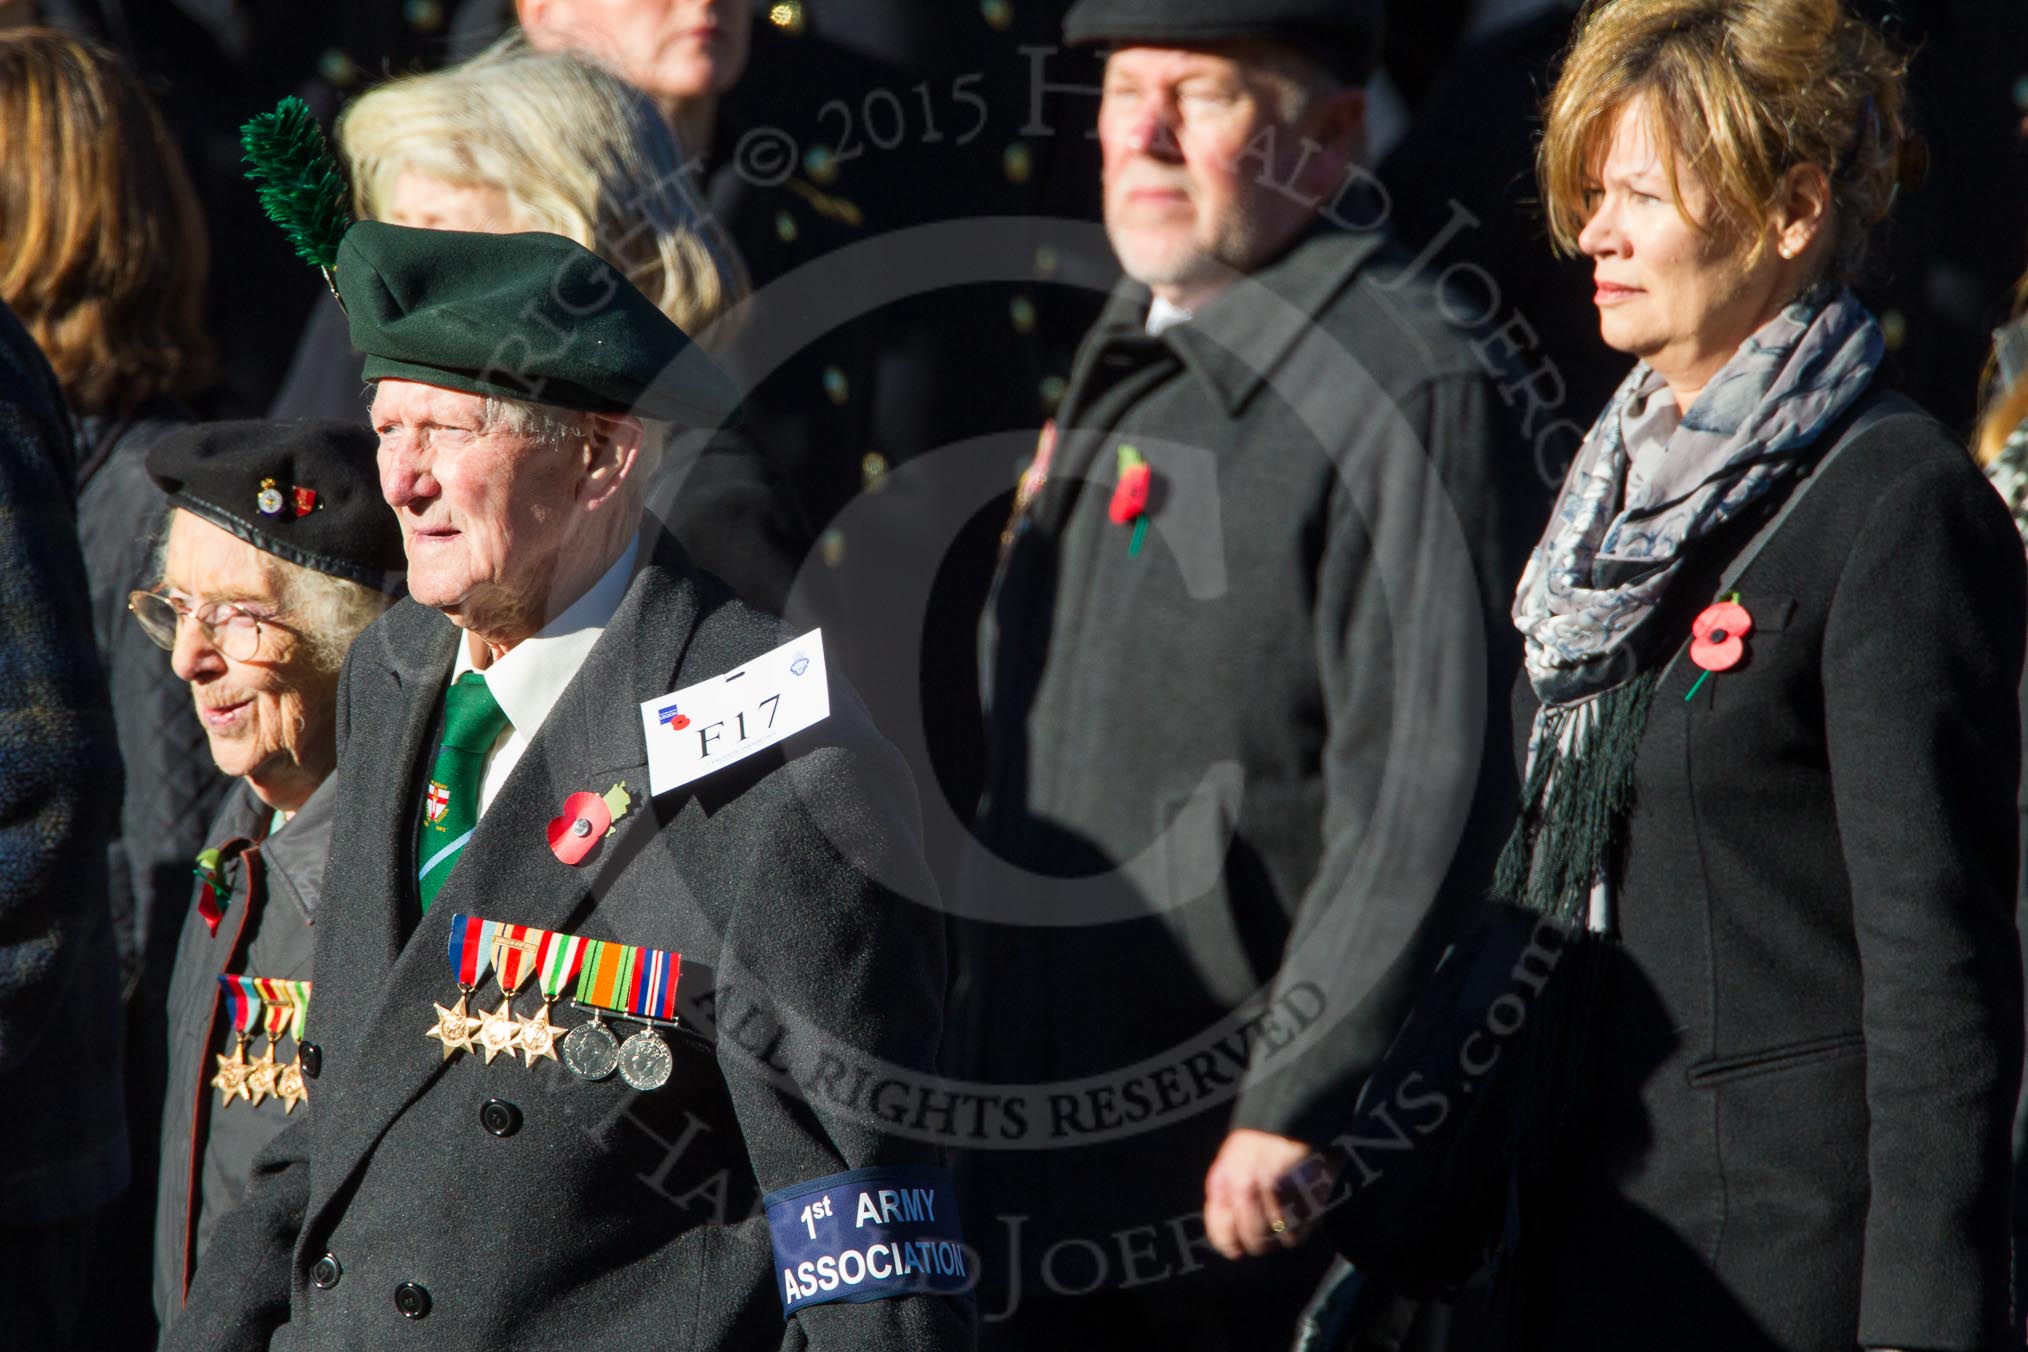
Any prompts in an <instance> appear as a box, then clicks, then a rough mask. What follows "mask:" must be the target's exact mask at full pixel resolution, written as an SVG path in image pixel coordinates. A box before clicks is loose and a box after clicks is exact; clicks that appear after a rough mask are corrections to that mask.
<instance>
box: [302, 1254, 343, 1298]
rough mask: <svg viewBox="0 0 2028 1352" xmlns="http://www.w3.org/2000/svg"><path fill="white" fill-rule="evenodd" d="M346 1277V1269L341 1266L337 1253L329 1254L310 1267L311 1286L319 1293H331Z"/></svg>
mask: <svg viewBox="0 0 2028 1352" xmlns="http://www.w3.org/2000/svg"><path fill="white" fill-rule="evenodd" d="M344 1275H345V1269H344V1268H343V1267H341V1266H339V1264H338V1255H337V1254H335V1253H327V1254H325V1255H324V1256H323V1257H322V1258H319V1259H318V1260H317V1261H316V1262H314V1263H312V1264H311V1265H310V1285H312V1286H314V1287H316V1288H317V1289H318V1290H319V1291H329V1290H330V1289H331V1288H332V1287H334V1286H336V1285H338V1279H339V1278H340V1277H342V1276H344Z"/></svg>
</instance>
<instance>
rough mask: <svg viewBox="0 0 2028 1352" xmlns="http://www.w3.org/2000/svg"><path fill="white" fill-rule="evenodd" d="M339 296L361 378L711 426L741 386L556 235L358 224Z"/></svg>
mask: <svg viewBox="0 0 2028 1352" xmlns="http://www.w3.org/2000/svg"><path fill="white" fill-rule="evenodd" d="M337 285H338V294H339V296H340V297H341V298H342V299H343V302H344V305H345V314H346V318H347V319H348V320H349V321H350V322H351V327H352V345H353V346H354V347H356V348H358V349H359V350H360V351H361V352H364V353H365V354H366V378H367V379H368V380H386V379H389V378H393V379H397V380H414V381H419V382H421V383H422V384H425V385H439V386H442V387H443V388H445V389H450V390H463V391H465V392H466V393H468V394H490V395H497V396H499V397H501V398H504V399H520V400H527V401H529V402H531V403H537V404H547V405H550V406H551V407H555V408H567V409H577V410H579V411H581V412H587V413H633V414H637V415H639V416H641V417H644V418H654V419H658V420H661V421H664V422H673V423H680V424H683V425H685V426H689V427H718V426H721V425H723V424H724V423H726V422H728V421H729V420H731V418H732V417H733V415H734V414H735V413H736V412H737V411H738V409H739V402H740V400H739V390H738V389H737V388H736V387H735V386H734V385H733V383H732V381H731V380H730V379H729V378H728V377H727V376H726V374H725V373H724V372H723V371H721V370H720V369H719V368H718V365H717V363H715V362H713V361H712V360H711V358H710V357H709V356H707V355H705V353H704V351H703V349H701V348H699V347H698V346H697V345H696V344H695V343H693V342H691V341H690V339H689V337H688V336H687V335H686V334H685V333H684V332H683V330H682V329H680V328H678V327H676V325H675V324H674V323H673V322H671V320H670V319H669V317H668V316H667V315H665V314H663V313H662V312H661V311H660V310H658V309H656V308H655V304H654V302H652V301H650V300H649V299H648V298H647V297H646V296H644V295H642V294H641V293H640V291H639V290H638V289H636V288H635V286H634V285H633V284H632V283H631V282H629V281H628V280H627V279H626V278H625V277H624V276H622V275H621V274H620V272H619V270H618V269H616V268H614V267H613V266H612V265H611V264H610V263H608V262H606V261H605V260H604V259H602V258H600V257H599V256H598V255H597V254H595V253H593V252H592V251H591V250H589V249H587V248H585V247H584V246H582V245H580V244H577V243H575V242H573V241H571V240H568V239H565V238H564V237H563V236H561V235H549V234H535V233H530V234H520V235H485V234H472V233H468V232H466V231H463V230H415V229H410V228H409V227H407V226H400V225H387V224H385V223H383V222H379V221H361V222H359V223H358V224H357V225H354V226H353V227H352V228H351V229H350V230H348V231H346V232H345V239H344V242H343V243H342V244H340V245H339V247H338V267H337Z"/></svg>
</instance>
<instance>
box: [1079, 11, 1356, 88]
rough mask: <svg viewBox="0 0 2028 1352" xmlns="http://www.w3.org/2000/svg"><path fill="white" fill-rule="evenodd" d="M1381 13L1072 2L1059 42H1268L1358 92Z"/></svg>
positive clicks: (1178, 43) (1186, 44) (1122, 44)
mask: <svg viewBox="0 0 2028 1352" xmlns="http://www.w3.org/2000/svg"><path fill="white" fill-rule="evenodd" d="M1381 13H1382V10H1381V4H1380V0H1077V3H1076V4H1074V5H1072V6H1071V7H1070V12H1069V13H1068V14H1066V15H1064V16H1063V39H1064V41H1065V42H1068V43H1069V44H1070V45H1071V46H1073V47H1080V46H1085V45H1088V44H1091V43H1100V42H1103V43H1111V44H1113V45H1115V46H1126V45H1128V44H1129V43H1132V44H1137V45H1147V46H1153V47H1161V46H1166V45H1170V44H1174V45H1177V46H1188V45H1191V44H1194V43H1200V42H1229V41H1233V40H1235V39H1240V38H1267V39H1271V40H1274V41H1278V42H1286V43H1289V44H1291V45H1293V46H1297V47H1301V48H1302V49H1303V50H1304V53H1305V54H1306V55H1308V56H1309V57H1310V58H1311V59H1312V60H1315V61H1317V62H1318V63H1320V64H1321V65H1323V66H1324V68H1325V69H1327V70H1329V71H1330V72H1331V73H1332V74H1333V75H1335V76H1336V77H1337V78H1338V79H1340V80H1342V81H1344V82H1345V83H1346V84H1350V85H1363V84H1365V83H1366V82H1367V80H1369V79H1371V78H1372V76H1373V63H1374V60H1375V58H1376V56H1377V54H1378V52H1379V49H1380V28H1381Z"/></svg>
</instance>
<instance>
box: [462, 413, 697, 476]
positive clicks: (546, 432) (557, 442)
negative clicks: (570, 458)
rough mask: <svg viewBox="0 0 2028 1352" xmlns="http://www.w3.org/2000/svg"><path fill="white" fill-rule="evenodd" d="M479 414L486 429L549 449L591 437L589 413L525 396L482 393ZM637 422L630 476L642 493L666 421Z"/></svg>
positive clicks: (658, 457)
mask: <svg viewBox="0 0 2028 1352" xmlns="http://www.w3.org/2000/svg"><path fill="white" fill-rule="evenodd" d="M480 417H481V419H482V422H481V426H482V427H483V428H484V430H486V431H489V432H491V431H499V430H504V431H508V432H512V433H514V434H515V435H517V436H524V437H528V438H529V439H531V440H532V441H534V442H535V443H536V444H537V445H539V446H542V447H545V448H547V449H549V450H552V451H562V450H566V449H568V448H570V447H572V446H574V445H576V444H577V443H578V442H581V441H583V440H585V439H586V438H588V437H589V436H591V421H592V415H591V414H589V413H579V412H577V411H576V410H574V409H567V408H557V407H556V406H554V405H552V404H538V403H535V402H533V401H531V400H527V399H509V398H506V397H505V396H503V395H497V394H489V395H486V396H485V406H484V409H483V410H482V412H481V414H480ZM640 423H641V449H640V452H639V454H638V455H637V456H636V457H635V461H634V470H633V474H632V476H631V477H632V479H633V481H634V483H635V484H636V485H637V486H638V487H640V488H641V489H642V491H643V493H644V494H645V492H646V487H647V484H648V483H649V481H651V480H652V479H653V478H654V477H655V475H656V472H657V471H659V470H660V469H661V467H662V451H663V447H664V446H665V445H666V444H667V442H668V435H669V429H668V426H667V424H665V423H662V422H658V421H656V420H654V419H651V418H641V419H640Z"/></svg>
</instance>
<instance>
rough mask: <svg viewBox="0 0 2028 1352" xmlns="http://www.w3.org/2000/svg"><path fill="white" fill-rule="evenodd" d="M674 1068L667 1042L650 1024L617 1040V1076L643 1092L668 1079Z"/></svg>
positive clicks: (674, 1064) (656, 1086) (658, 1087)
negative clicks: (657, 1034)
mask: <svg viewBox="0 0 2028 1352" xmlns="http://www.w3.org/2000/svg"><path fill="white" fill-rule="evenodd" d="M675 1069H676V1058H675V1057H674V1056H673V1055H671V1054H670V1051H669V1044H668V1043H666V1042H664V1041H663V1040H662V1039H661V1038H659V1037H657V1036H656V1035H655V1030H654V1029H652V1028H643V1029H642V1030H641V1031H640V1032H638V1033H636V1034H634V1035H633V1036H632V1037H630V1038H628V1039H627V1040H626V1041H625V1042H623V1043H621V1044H620V1078H621V1079H623V1080H625V1081H626V1082H627V1083H628V1084H630V1085H632V1086H633V1087H634V1088H636V1089H639V1090H641V1091H642V1092H644V1093H645V1092H646V1091H648V1090H650V1089H660V1088H661V1087H662V1086H663V1085H665V1084H667V1083H669V1074H670V1072H671V1071H673V1070H675Z"/></svg>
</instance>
